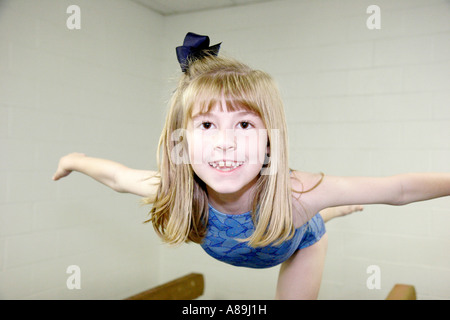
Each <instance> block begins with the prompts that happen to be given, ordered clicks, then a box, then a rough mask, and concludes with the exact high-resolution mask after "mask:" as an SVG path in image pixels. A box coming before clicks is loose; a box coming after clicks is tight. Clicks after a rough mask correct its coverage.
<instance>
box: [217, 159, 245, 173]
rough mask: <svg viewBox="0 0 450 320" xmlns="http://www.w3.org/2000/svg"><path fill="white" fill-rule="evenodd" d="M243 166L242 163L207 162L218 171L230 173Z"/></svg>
mask: <svg viewBox="0 0 450 320" xmlns="http://www.w3.org/2000/svg"><path fill="white" fill-rule="evenodd" d="M243 164H244V162H243V161H226V160H225V161H216V162H209V165H210V166H211V167H212V168H214V169H216V170H220V171H231V170H234V169H236V168H238V167H240V166H242V165H243Z"/></svg>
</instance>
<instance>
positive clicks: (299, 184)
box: [291, 170, 323, 228]
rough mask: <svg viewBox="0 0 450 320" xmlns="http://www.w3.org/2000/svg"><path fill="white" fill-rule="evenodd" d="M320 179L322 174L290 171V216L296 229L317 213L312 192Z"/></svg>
mask: <svg viewBox="0 0 450 320" xmlns="http://www.w3.org/2000/svg"><path fill="white" fill-rule="evenodd" d="M322 179H323V174H322V173H310V172H303V171H297V170H291V189H292V214H293V216H294V226H295V227H296V228H298V227H300V226H301V225H303V224H304V223H305V222H306V221H308V220H309V219H311V218H312V217H313V216H314V215H315V214H317V213H318V212H316V211H317V210H316V209H315V207H316V204H317V203H316V201H315V200H314V194H315V193H314V192H313V190H314V189H315V188H316V187H317V186H319V185H320V183H321V181H322Z"/></svg>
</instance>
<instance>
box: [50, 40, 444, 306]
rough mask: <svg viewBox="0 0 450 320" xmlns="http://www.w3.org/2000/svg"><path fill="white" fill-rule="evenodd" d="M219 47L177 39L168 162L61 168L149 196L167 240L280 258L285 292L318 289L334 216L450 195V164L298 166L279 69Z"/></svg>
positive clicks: (245, 261) (82, 160) (256, 259)
mask: <svg viewBox="0 0 450 320" xmlns="http://www.w3.org/2000/svg"><path fill="white" fill-rule="evenodd" d="M219 47H220V45H215V46H212V47H209V38H208V37H206V36H199V35H195V34H192V33H188V34H187V36H186V38H185V41H184V45H183V46H181V47H178V48H177V55H178V60H179V62H180V65H181V68H182V71H183V73H182V75H181V78H180V80H179V83H178V87H177V89H176V90H175V92H174V93H173V96H172V99H171V102H170V108H169V112H168V115H167V118H166V123H165V126H164V129H163V132H162V135H161V138H160V141H159V148H158V155H157V159H158V171H157V172H154V171H142V170H134V169H130V168H127V167H125V166H123V165H121V164H118V163H115V162H112V161H109V160H103V159H96V158H90V157H86V156H85V155H83V154H79V153H74V154H70V155H67V156H65V157H63V158H61V160H60V162H59V166H58V169H57V171H56V173H55V175H54V177H53V179H54V180H58V179H60V178H62V177H65V176H67V175H68V174H70V172H72V171H79V172H82V173H84V174H86V175H88V176H91V177H93V178H94V179H96V180H98V181H99V182H101V183H103V184H105V185H107V186H109V187H111V188H113V189H114V190H116V191H118V192H128V193H133V194H136V195H139V196H142V197H144V198H145V202H146V203H148V204H151V205H152V209H151V211H150V219H149V220H148V221H149V222H152V223H153V226H154V228H155V230H156V231H157V233H158V234H159V235H160V236H161V238H162V239H163V240H164V241H165V242H167V243H170V244H180V243H183V242H188V241H192V242H195V243H199V244H201V246H202V247H203V249H204V250H205V251H206V252H207V253H208V254H209V255H211V256H212V257H214V258H216V259H219V260H221V261H223V262H226V263H229V264H233V265H236V266H245V267H252V268H265V267H271V266H274V265H278V264H281V268H280V274H279V279H278V284H277V292H276V298H278V299H313V298H316V297H317V295H318V292H319V287H320V281H321V276H322V271H323V266H324V258H325V252H326V246H327V235H326V232H325V227H324V218H325V220H328V219H330V218H332V217H333V216H338V215H343V214H346V213H349V212H352V211H355V210H361V209H362V207H360V206H359V205H361V204H389V205H404V204H408V203H411V202H415V201H422V200H428V199H433V198H437V197H443V196H448V195H450V174H448V173H439V174H437V173H423V174H419V173H416V174H403V175H396V176H392V177H385V178H369V177H334V176H325V175H324V174H314V173H306V172H300V171H296V170H291V169H290V168H289V166H288V144H287V132H286V122H285V115H284V109H283V105H282V102H281V99H280V94H279V92H278V89H277V87H276V85H275V84H274V81H273V80H272V78H271V77H270V76H269V75H268V74H266V73H264V72H262V71H258V70H253V69H251V68H249V67H248V66H246V65H244V64H242V63H240V62H237V61H235V60H233V59H227V58H224V57H219V56H218V51H219ZM343 205H346V206H347V207H341V208H337V209H336V208H335V209H325V208H331V207H338V206H343ZM348 205H355V206H348ZM318 212H321V213H322V214H320V213H318Z"/></svg>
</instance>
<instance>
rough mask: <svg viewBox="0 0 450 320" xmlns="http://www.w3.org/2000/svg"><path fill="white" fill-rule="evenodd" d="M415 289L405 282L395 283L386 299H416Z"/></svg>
mask: <svg viewBox="0 0 450 320" xmlns="http://www.w3.org/2000/svg"><path fill="white" fill-rule="evenodd" d="M416 299H417V297H416V289H415V288H414V286H411V285H407V284H396V285H395V286H394V287H393V288H392V290H391V292H389V294H388V296H387V297H386V300H416Z"/></svg>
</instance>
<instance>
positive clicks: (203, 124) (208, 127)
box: [200, 121, 212, 130]
mask: <svg viewBox="0 0 450 320" xmlns="http://www.w3.org/2000/svg"><path fill="white" fill-rule="evenodd" d="M211 126H212V123H211V122H207V121H205V122H202V124H201V125H200V127H201V128H202V129H206V130H207V129H210V128H211Z"/></svg>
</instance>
